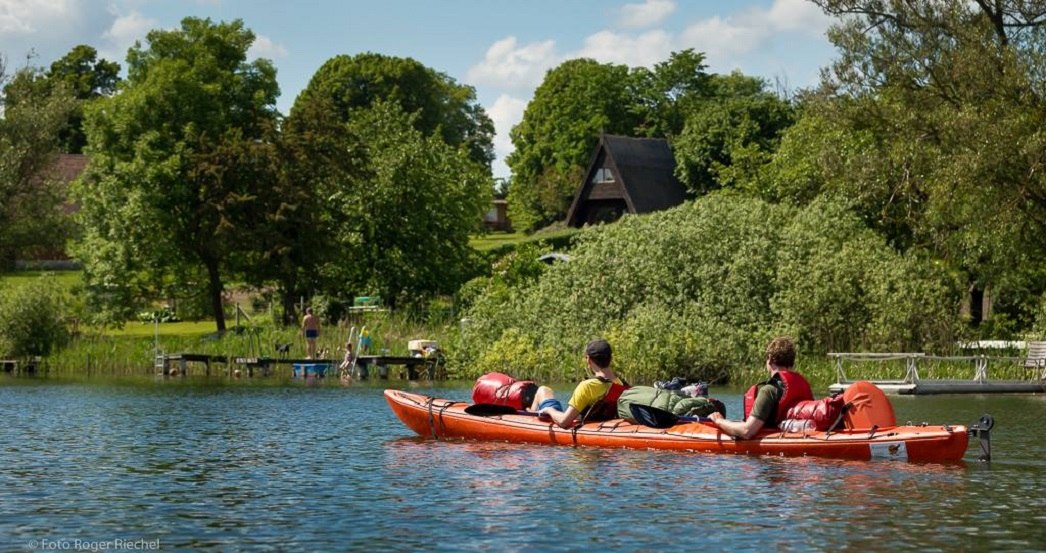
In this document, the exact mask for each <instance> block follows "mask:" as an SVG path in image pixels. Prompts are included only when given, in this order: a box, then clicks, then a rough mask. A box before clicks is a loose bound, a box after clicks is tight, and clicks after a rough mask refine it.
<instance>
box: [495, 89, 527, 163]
mask: <svg viewBox="0 0 1046 553" xmlns="http://www.w3.org/2000/svg"><path fill="white" fill-rule="evenodd" d="M525 109H527V100H524V99H522V98H516V97H513V96H509V95H508V94H502V95H501V96H498V99H497V100H494V104H493V105H492V106H490V107H489V108H486V111H487V115H489V116H490V120H491V121H493V122H494V130H495V132H496V133H497V134H496V135H495V137H494V152H495V154H496V155H497V156H498V157H499V158H504V157H505V156H507V155H508V154H509V153H511V152H512V140H511V138H509V131H511V130H512V127H515V126H516V124H517V123H519V122H520V121H522V120H523V111H524V110H525Z"/></svg>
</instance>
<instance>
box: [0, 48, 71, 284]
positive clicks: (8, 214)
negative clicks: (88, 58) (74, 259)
mask: <svg viewBox="0 0 1046 553" xmlns="http://www.w3.org/2000/svg"><path fill="white" fill-rule="evenodd" d="M36 74H38V71H37V70H35V69H32V68H27V69H23V70H21V71H19V72H18V73H17V74H16V76H15V77H14V79H13V82H22V83H26V82H32V81H33V76H34V75H36ZM3 81H4V69H3V64H2V61H0V83H2V82H3ZM3 90H4V93H5V94H4V96H3V98H2V100H3V108H4V109H3V115H2V117H0V269H2V268H4V267H8V266H10V264H11V262H13V261H14V259H15V257H16V256H17V255H18V254H20V253H25V252H27V251H30V250H32V249H33V248H45V249H50V248H54V247H58V246H61V245H62V244H61V241H62V240H64V239H65V238H66V237H67V236H68V233H67V230H66V227H67V226H68V225H67V224H66V222H65V218H64V217H63V214H62V212H61V208H62V206H63V205H64V203H65V190H64V188H63V187H62V186H60V184H61V183H60V182H59V180H58V179H57V175H52V174H51V173H50V170H51V169H52V168H53V166H54V162H55V160H56V159H57V155H58V149H59V131H60V129H62V127H63V125H64V124H65V122H66V121H67V120H68V117H69V114H70V113H72V112H73V111H74V109H75V103H74V100H73V98H72V96H71V95H70V94H69V93H68V92H67V91H66V89H64V88H61V87H59V88H57V89H54V90H48V89H44V88H35V89H32V90H26V91H24V92H25V94H24V95H23V96H21V97H20V98H19V100H18V101H16V102H12V101H8V100H9V98H8V96H7V94H8V93H9V92H10V91H12V90H14V89H12V88H11V87H10V86H5V87H4V89H3Z"/></svg>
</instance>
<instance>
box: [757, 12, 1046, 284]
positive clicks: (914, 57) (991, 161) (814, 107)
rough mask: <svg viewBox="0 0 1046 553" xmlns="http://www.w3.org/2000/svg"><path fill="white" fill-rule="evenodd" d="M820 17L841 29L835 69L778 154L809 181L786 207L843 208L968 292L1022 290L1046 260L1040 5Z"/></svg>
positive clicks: (801, 180) (798, 182) (800, 179)
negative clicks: (942, 268)
mask: <svg viewBox="0 0 1046 553" xmlns="http://www.w3.org/2000/svg"><path fill="white" fill-rule="evenodd" d="M816 3H817V4H818V5H820V6H821V7H822V8H823V9H824V10H825V11H826V12H827V13H829V14H833V15H838V16H841V17H842V19H840V22H839V23H838V24H837V25H835V26H834V27H833V28H832V29H831V31H830V33H829V38H830V39H831V40H832V42H833V43H834V44H835V45H836V47H837V48H838V49H839V53H840V55H839V58H838V60H837V61H836V62H835V63H834V64H833V65H832V67H831V68H829V70H827V71H826V72H825V76H824V79H823V83H822V85H821V87H820V90H818V91H817V92H816V93H815V94H813V95H811V100H812V103H811V104H810V106H809V107H808V109H806V110H805V114H806V117H813V119H811V120H810V121H809V122H804V123H803V124H802V125H801V126H800V128H801V129H802V131H803V136H801V137H799V136H797V137H795V138H791V137H790V138H787V139H786V140H785V142H786V143H788V146H787V149H788V150H789V151H788V157H789V158H791V159H792V160H795V161H798V165H799V166H802V167H805V168H806V170H805V171H804V173H805V174H798V173H796V172H794V171H789V170H786V171H787V172H790V173H791V174H790V175H789V177H790V178H792V180H790V184H789V186H788V187H789V189H790V191H791V192H790V193H798V194H799V195H801V196H803V197H807V198H809V197H812V196H814V195H816V194H819V193H825V194H831V195H834V196H838V197H843V198H849V199H850V201H851V202H852V203H853V204H854V205H855V207H856V208H857V209H858V210H859V212H860V213H861V214H862V216H863V217H864V218H865V219H866V220H867V221H868V222H869V223H870V224H872V225H873V226H874V227H875V228H878V229H879V230H880V231H882V232H883V233H884V234H885V235H886V236H887V237H888V238H889V239H890V241H891V242H892V243H893V244H895V245H896V246H898V247H901V248H910V247H918V248H927V249H929V250H931V251H933V252H934V254H935V255H936V256H938V257H940V258H942V259H944V260H946V261H947V262H948V263H949V265H950V266H952V267H954V268H955V269H958V270H961V271H963V272H964V273H966V274H967V275H968V278H969V280H970V283H971V284H973V285H976V286H979V287H985V286H996V287H998V286H1006V285H1007V284H1006V283H1007V282H1012V281H1015V280H1022V278H1021V277H1020V275H1019V274H1020V273H1023V272H1025V270H1024V269H1023V267H1025V266H1034V265H1036V264H1041V263H1042V261H1043V260H1046V243H1044V242H1043V241H1042V240H1041V239H1040V238H1039V237H1040V236H1041V235H1042V233H1043V232H1044V231H1046V215H1044V213H1046V209H1044V208H1046V177H1044V176H1043V163H1044V162H1043V160H1044V159H1046V135H1044V134H1043V131H1042V129H1043V128H1044V124H1046V110H1044V109H1043V107H1044V105H1043V94H1044V91H1046V88H1044V85H1046V79H1044V74H1043V71H1042V68H1043V67H1046V65H1044V63H1043V62H1044V61H1046V60H1044V59H1043V52H1044V51H1046V48H1044V47H1046V34H1044V30H1046V29H1044V24H1046V2H1042V1H1017V0H998V1H988V0H977V1H975V2H946V1H943V0H942V1H937V0H920V1H913V2H901V1H886V0H816ZM829 135H832V136H837V137H841V138H843V140H842V141H841V142H838V143H836V142H834V141H832V140H826V138H827V136H829ZM817 143H819V144H821V145H823V146H825V147H816V146H815V144H817ZM840 147H841V148H846V154H845V155H840V153H839V152H838V151H837V148H840ZM782 149H783V150H784V149H785V147H784V146H782ZM855 160H860V162H855ZM786 165H788V164H787V163H786V164H782V165H780V166H778V168H784V166H786ZM793 166H795V165H793ZM1037 287H1038V289H1039V290H1040V291H1041V290H1042V289H1043V288H1046V282H1039V283H1038V285H1037Z"/></svg>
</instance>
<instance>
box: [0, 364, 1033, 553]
mask: <svg viewBox="0 0 1046 553" xmlns="http://www.w3.org/2000/svg"><path fill="white" fill-rule="evenodd" d="M382 384H385V385H390V386H401V387H403V386H408V385H412V384H413V383H404V382H398V381H390V382H386V383H374V384H368V385H354V386H351V387H341V386H338V385H337V384H336V383H323V384H321V385H305V384H302V383H298V382H283V383H280V382H273V381H262V380H254V381H250V380H244V381H236V382H230V381H220V380H212V381H209V382H208V381H200V380H177V379H176V380H173V381H166V382H165V381H157V380H152V379H143V380H138V381H134V380H131V381H110V380H93V381H87V382H75V383H70V382H58V381H54V380H47V379H42V380H26V379H6V380H0V417H2V418H0V420H2V421H3V430H0V452H2V453H0V467H2V468H0V550H3V551H15V550H19V551H59V550H76V546H77V545H79V546H80V548H81V550H83V549H84V548H90V547H94V548H95V549H96V550H100V549H103V548H106V547H108V548H109V549H115V548H116V547H118V546H117V545H114V544H116V543H120V542H117V540H123V542H122V543H124V544H128V543H131V544H134V543H136V540H144V541H142V542H137V543H138V544H139V545H142V546H149V545H156V544H158V545H159V548H160V549H161V550H165V551H169V550H180V549H182V550H183V549H206V550H215V551H238V550H244V551H295V550H306V551H349V550H358V551H415V550H422V551H432V550H437V549H438V550H440V551H499V552H500V551H527V552H536V551H589V550H592V549H594V548H598V549H601V550H604V551H607V552H609V551H677V550H697V551H724V550H730V551H735V550H765V549H768V548H769V549H772V550H784V551H788V550H796V551H799V550H802V551H808V550H816V551H825V550H835V549H844V550H868V551H897V550H906V551H914V550H918V551H947V552H951V551H1000V550H1005V551H1042V550H1046V428H1044V425H1046V396H1041V395H1040V396H971V397H963V396H948V397H921V398H901V397H898V398H893V400H894V406H895V409H896V411H897V415H898V419H899V420H901V421H905V420H912V421H916V422H922V421H927V422H931V423H946V422H947V423H955V424H969V423H971V422H973V421H975V420H977V419H978V417H980V415H981V414H982V413H985V412H990V413H992V414H993V415H994V416H995V419H996V427H995V430H994V431H993V439H994V454H995V460H994V461H993V462H991V463H980V462H978V461H977V460H976V458H977V453H978V448H977V446H976V445H971V448H970V450H969V452H968V455H967V461H966V462H964V463H962V464H959V465H912V464H900V463H890V462H881V463H872V462H848V461H829V460H818V459H782V458H752V457H742V456H732V455H711V454H696V453H672V452H658V451H637V450H605V449H574V448H569V447H551V446H527V445H512V444H502V443H479V442H450V443H448V442H437V441H432V440H424V439H421V438H418V437H416V436H414V435H413V434H412V433H411V432H410V431H409V430H408V429H407V428H406V427H405V426H403V425H402V424H401V423H400V422H399V420H397V419H396V418H395V416H394V415H393V414H392V412H391V411H390V410H389V408H388V406H387V405H386V404H385V401H384V398H383V397H382V389H383V387H382ZM412 387H413V388H414V389H415V391H419V392H421V393H429V394H434V395H438V396H441V397H449V398H452V399H467V398H468V396H469V392H470V390H469V388H468V386H467V385H465V384H463V383H462V384H459V385H446V386H440V387H430V386H429V385H428V384H422V385H420V386H412ZM739 392H740V391H739V390H721V389H713V390H712V393H713V395H716V396H718V397H719V398H721V399H723V400H724V401H726V403H727V406H728V412H729V414H730V415H731V416H734V417H736V415H737V413H739V410H740V393H739ZM77 540H79V541H77Z"/></svg>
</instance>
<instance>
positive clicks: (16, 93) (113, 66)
mask: <svg viewBox="0 0 1046 553" xmlns="http://www.w3.org/2000/svg"><path fill="white" fill-rule="evenodd" d="M119 74H120V64H118V63H116V62H112V61H108V60H105V59H98V52H97V51H96V50H95V49H94V48H92V47H90V46H87V45H84V44H81V45H79V46H76V47H74V48H73V49H72V50H70V51H69V53H67V54H66V55H65V56H63V57H62V58H61V59H58V60H56V61H55V62H54V63H52V64H51V67H50V69H49V70H48V71H46V72H43V71H22V72H20V73H19V75H18V77H17V78H16V79H14V80H13V81H12V82H11V83H9V84H8V85H7V87H6V90H5V92H6V95H7V105H8V106H14V105H17V104H19V103H20V102H22V101H23V99H24V100H25V101H32V99H33V98H34V97H39V96H41V95H46V94H51V93H53V92H54V91H55V90H57V89H59V88H62V89H64V90H65V91H67V92H68V93H71V94H72V95H73V97H75V98H76V99H77V100H78V102H77V103H76V104H75V107H74V109H73V110H72V111H71V112H70V113H69V115H68V120H67V121H66V124H65V126H64V127H63V128H62V129H61V144H62V151H64V152H66V153H73V154H78V153H80V152H81V151H82V150H83V147H84V144H85V142H86V137H85V135H84V131H83V106H84V104H86V103H87V102H89V101H90V100H93V99H95V98H98V97H101V96H109V95H111V94H112V93H113V92H115V91H116V85H117V83H119V81H120V77H119Z"/></svg>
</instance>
